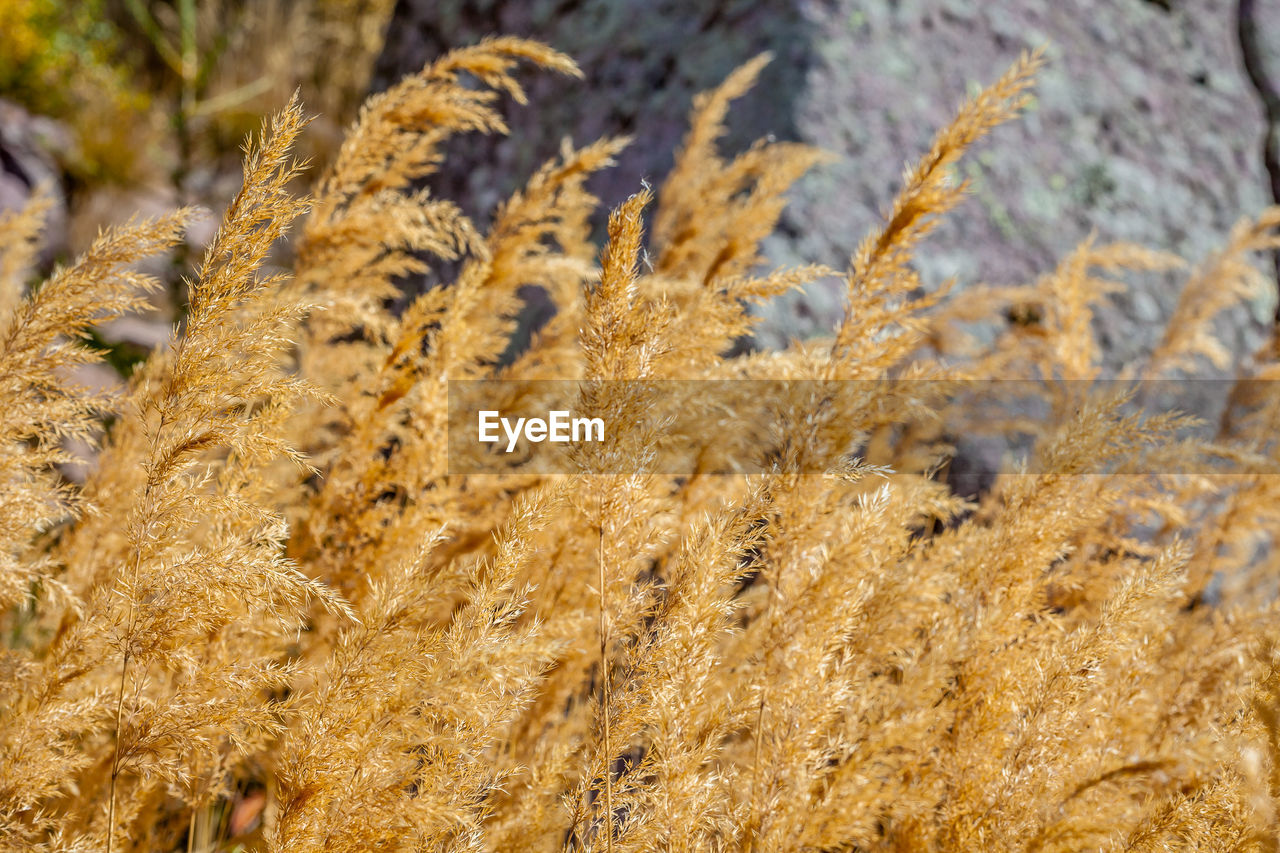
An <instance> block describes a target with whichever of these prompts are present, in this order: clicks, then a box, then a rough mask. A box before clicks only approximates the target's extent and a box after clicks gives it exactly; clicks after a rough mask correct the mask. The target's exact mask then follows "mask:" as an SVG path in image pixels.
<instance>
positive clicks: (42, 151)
mask: <svg viewBox="0 0 1280 853" xmlns="http://www.w3.org/2000/svg"><path fill="white" fill-rule="evenodd" d="M71 144H72V143H71V134H70V133H69V132H68V130H67V128H66V127H64V126H63V125H61V124H59V123H58V122H56V121H54V120H53V119H50V118H46V117H44V116H36V115H32V114H30V113H28V112H27V111H26V110H24V109H23V108H22V107H20V106H18V105H17V104H15V103H13V102H11V101H7V100H4V99H0V211H5V210H15V209H18V208H21V207H23V206H25V205H26V203H27V200H28V199H29V198H30V197H31V194H32V193H33V192H35V191H36V189H37V188H39V187H45V188H47V189H48V191H49V192H50V193H51V194H52V196H53V199H54V205H53V208H52V209H51V210H50V211H49V220H48V222H47V224H46V227H45V232H44V243H43V245H42V247H41V259H40V260H41V263H42V264H48V263H49V261H51V260H52V259H53V258H54V257H55V256H56V255H57V254H58V253H60V252H61V251H62V250H63V249H65V237H66V232H67V206H66V197H65V193H64V190H63V187H62V170H61V168H60V167H59V165H58V162H57V158H58V156H59V155H60V154H62V153H65V152H66V151H68V150H69V149H70V147H71Z"/></svg>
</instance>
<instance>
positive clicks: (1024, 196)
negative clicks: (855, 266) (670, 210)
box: [379, 0, 1280, 368]
mask: <svg viewBox="0 0 1280 853" xmlns="http://www.w3.org/2000/svg"><path fill="white" fill-rule="evenodd" d="M1264 5H1265V4H1264ZM491 32H504V33H515V34H521V35H529V36H533V37H536V38H540V39H542V40H544V41H547V42H549V43H550V44H552V45H554V46H555V47H558V48H560V49H562V50H565V51H566V52H568V53H570V54H572V55H574V56H575V57H576V58H577V59H579V61H580V62H581V63H582V65H583V68H584V70H585V72H586V82H582V83H577V82H568V81H564V80H554V79H539V80H537V81H535V83H534V85H533V87H532V89H533V91H532V99H531V100H532V104H533V106H532V107H531V108H529V109H527V110H523V111H513V112H512V113H511V115H512V123H513V130H514V133H513V137H512V138H511V139H509V140H505V141H500V142H493V143H484V144H480V145H477V144H476V142H475V140H474V139H468V140H465V141H463V142H461V143H460V144H459V145H458V146H457V147H456V149H455V151H454V152H453V154H454V155H455V157H456V159H454V160H452V161H451V165H450V166H449V169H448V172H447V173H446V174H445V175H443V176H441V177H440V180H439V181H438V182H437V186H438V189H439V190H440V191H442V192H445V193H447V194H449V195H452V196H455V197H460V198H462V199H463V200H464V203H465V204H467V205H468V207H469V208H470V209H472V210H475V211H481V210H484V209H486V208H487V207H489V206H490V205H491V204H492V203H493V202H495V201H497V200H498V199H499V198H501V197H502V195H503V194H504V193H505V192H507V191H509V190H510V189H511V188H512V186H513V185H514V183H515V182H516V177H515V176H524V175H527V174H528V173H529V172H530V171H531V170H532V169H533V168H534V166H535V165H536V164H537V163H538V162H540V161H541V160H542V159H543V158H545V157H546V156H549V155H550V154H552V153H554V151H555V147H556V145H557V144H558V141H559V138H560V137H561V136H562V135H565V134H568V135H570V136H572V137H573V139H574V140H575V141H577V142H579V143H582V142H586V141H589V140H590V139H593V138H595V137H597V136H599V135H601V134H603V133H613V132H626V133H632V134H634V135H635V136H636V143H635V145H634V146H633V149H632V151H631V152H630V153H628V155H626V159H624V161H623V163H622V164H621V167H620V168H619V169H617V170H615V171H614V173H613V174H612V175H610V176H609V177H607V178H606V179H604V181H603V182H602V183H601V184H599V185H597V187H596V189H597V191H599V192H600V193H601V195H602V196H603V197H604V199H605V201H606V202H607V203H616V202H617V201H618V200H619V199H620V198H621V197H622V196H624V195H625V194H626V193H628V192H630V191H632V190H634V189H635V187H636V186H637V185H638V183H639V179H640V178H641V177H647V178H648V179H649V180H650V181H651V182H656V181H659V180H661V178H662V174H663V172H664V171H665V170H666V168H668V166H669V164H670V162H671V150H672V148H673V147H674V145H675V144H676V143H677V142H678V140H679V138H680V136H681V134H682V133H683V130H684V117H685V114H686V113H687V110H688V106H689V99H690V97H691V95H692V93H693V92H694V91H697V90H699V89H703V88H707V87H708V86H711V85H713V84H714V83H716V82H718V80H719V79H721V78H723V76H724V75H725V74H727V73H728V71H729V70H730V69H731V68H732V67H734V66H735V65H737V64H738V63H739V62H741V61H743V60H745V59H747V58H749V57H750V56H752V55H754V54H755V53H756V52H758V51H759V50H761V49H766V48H767V49H772V50H774V51H775V53H776V54H777V56H778V58H777V60H776V61H775V62H774V64H773V65H772V66H770V68H768V69H766V72H765V74H764V75H763V77H762V79H761V83H760V86H759V87H758V88H757V89H756V90H755V91H754V92H753V93H751V94H750V95H748V96H747V97H746V98H745V99H744V100H743V101H742V102H740V104H739V107H740V109H738V111H737V112H736V113H735V115H734V122H735V124H734V128H735V132H734V134H733V135H732V136H731V137H730V139H729V140H728V144H729V145H730V146H738V147H741V146H743V145H745V144H746V142H747V141H748V140H750V139H752V138H755V137H758V136H761V135H764V134H767V133H775V134H777V135H778V136H779V137H782V138H793V139H801V140H804V141H807V142H811V143H813V144H816V145H819V146H821V147H823V148H826V149H828V150H830V151H833V152H835V153H836V154H837V155H839V157H840V160H839V161H838V162H837V163H836V164H834V165H831V166H828V167H825V168H824V169H823V170H822V171H820V172H818V173H816V174H814V175H812V176H811V177H810V178H808V179H806V180H805V182H804V183H803V184H802V185H801V186H800V187H799V188H798V189H797V191H796V193H795V199H794V203H793V207H792V209H791V211H790V212H789V213H788V214H787V216H786V219H785V221H784V223H783V228H782V230H781V233H780V234H779V235H777V236H776V237H775V238H773V239H772V240H771V241H770V243H769V244H768V247H767V248H768V251H769V253H770V255H771V257H772V259H773V260H775V261H778V262H782V263H796V262H801V261H820V262H823V263H828V264H832V265H836V266H842V265H843V264H844V262H845V260H846V259H847V257H848V255H849V254H850V253H851V252H852V250H853V249H854V247H855V246H856V245H857V243H858V241H859V240H860V239H861V237H862V236H863V235H864V234H865V233H866V232H867V230H868V229H869V228H871V227H873V226H874V225H875V224H876V222H877V221H878V217H879V214H880V213H881V212H882V211H883V210H884V208H885V207H886V206H887V205H888V203H889V201H890V199H891V198H892V194H893V191H894V190H895V189H896V187H897V184H898V180H899V174H900V173H901V171H902V167H903V164H904V163H905V162H907V161H909V160H911V159H914V158H915V157H917V156H919V154H921V153H922V152H923V151H924V150H925V149H926V148H927V146H928V143H929V140H930V138H931V136H932V134H933V132H934V131H935V130H936V129H937V128H939V127H940V126H942V125H943V124H945V123H946V121H947V120H948V119H949V118H950V117H951V115H952V114H953V112H954V109H955V107H956V106H957V105H958V103H959V102H960V100H961V99H962V98H963V97H964V96H965V95H966V94H967V93H968V92H971V91H973V90H974V89H975V88H977V87H979V86H981V85H982V84H984V83H987V82H990V81H991V80H993V79H995V77H997V76H998V75H999V74H1000V73H1001V72H1002V71H1003V70H1004V69H1005V68H1006V67H1007V66H1008V65H1009V64H1010V63H1011V62H1012V61H1013V60H1014V59H1016V57H1017V55H1018V54H1019V53H1020V52H1021V51H1022V50H1024V49H1028V48H1031V47H1035V46H1037V45H1041V44H1047V45H1048V57H1049V66H1048V67H1047V68H1046V70H1045V71H1044V72H1043V73H1042V75H1041V76H1040V83H1039V88H1038V100H1037V102H1036V104H1035V107H1034V108H1033V109H1032V110H1031V112H1030V113H1029V114H1028V115H1027V116H1026V117H1025V118H1024V119H1023V120H1022V121H1021V122H1019V123H1016V124H1013V125H1008V126H1005V127H1003V128H1001V129H999V130H998V131H997V132H996V134H995V136H994V138H993V139H991V140H989V141H987V142H985V143H983V144H982V145H981V146H979V148H978V149H977V150H976V151H974V152H973V154H972V155H971V156H970V157H969V159H968V160H967V161H966V163H965V164H964V165H963V173H964V175H966V176H968V177H969V178H971V179H972V182H973V188H974V197H973V198H972V199H971V200H970V201H969V202H968V203H967V204H966V205H965V206H964V207H963V208H961V210H959V211H958V212H957V214H956V215H954V216H953V217H952V218H951V219H950V220H949V221H948V222H947V223H946V224H945V225H944V226H943V227H942V228H941V229H940V230H939V231H938V232H937V233H936V234H935V235H934V236H933V237H932V238H931V239H930V240H929V241H928V242H927V244H926V245H925V246H924V247H923V249H922V251H921V254H920V258H919V265H920V270H921V273H922V276H923V277H924V280H925V281H926V283H927V284H930V285H933V284H936V283H938V282H940V281H942V280H943V279H945V278H947V277H950V276H955V277H956V278H957V279H958V281H959V284H960V286H961V287H963V286H964V285H967V284H972V283H975V282H978V281H984V282H990V283H1016V282H1023V281H1029V280H1031V279H1032V278H1034V277H1035V276H1036V275H1037V274H1039V273H1041V272H1044V271H1047V270H1048V269H1050V268H1051V267H1052V266H1053V264H1054V263H1055V261H1056V260H1057V259H1058V258H1059V257H1061V256H1062V255H1063V254H1064V253H1065V252H1066V251H1068V250H1069V249H1070V248H1071V247H1072V246H1074V245H1075V244H1076V243H1077V242H1078V241H1079V240H1081V239H1083V238H1084V237H1085V236H1086V235H1088V234H1089V233H1090V231H1091V230H1093V231H1096V232H1097V233H1098V236H1099V238H1100V239H1102V240H1131V241H1136V242H1139V243H1143V244H1145V245H1149V246H1152V247H1158V248H1164V249H1170V250H1173V251H1175V252H1178V253H1179V254H1181V255H1183V256H1184V257H1187V258H1189V259H1191V260H1198V259H1200V258H1202V257H1204V255H1205V254H1206V253H1208V252H1209V251H1211V250H1212V249H1213V248H1215V247H1216V246H1218V245H1220V244H1221V243H1222V241H1223V240H1224V238H1225V236H1226V233H1227V231H1228V229H1229V228H1230V226H1231V224H1232V223H1233V222H1235V221H1236V220H1237V219H1238V218H1239V217H1241V216H1245V215H1252V214H1256V213H1257V212H1258V211H1259V210H1261V208H1262V207H1263V206H1264V205H1265V204H1266V203H1267V202H1268V193H1269V190H1268V188H1267V183H1266V176H1265V175H1264V173H1263V167H1262V156H1261V144H1262V137H1263V132H1264V127H1263V119H1262V114H1261V110H1260V107H1259V106H1258V104H1257V101H1256V97H1255V94H1254V92H1253V91H1252V89H1251V88H1250V86H1249V83H1248V81H1247V79H1246V77H1245V75H1244V72H1243V70H1242V68H1241V66H1240V62H1239V57H1238V47H1237V44H1236V33H1235V20H1234V2H1233V0H1167V2H1152V0H1095V2H1061V0H1005V2H999V3H993V2H986V1H985V0H875V1H874V2H872V0H766V1H765V2H755V3H751V2H736V3H735V2H727V3H717V2H710V0H698V2H689V3H679V2H671V0H654V2H650V3H642V2H639V0H562V2H552V0H530V1H529V2H515V0H506V2H503V0H440V2H432V0H402V2H401V3H400V4H399V7H398V8H397V12H396V17H395V19H394V20H393V22H392V25H391V28H390V30H389V34H388V42H387V47H386V53H385V54H384V56H383V58H382V62H381V66H380V75H379V76H380V78H381V80H382V81H383V82H384V83H385V81H387V80H390V79H393V78H394V77H397V76H399V74H400V73H403V72H406V71H409V70H413V69H416V68H417V67H420V66H421V65H422V64H423V63H424V62H425V61H427V60H428V59H430V58H431V57H432V56H434V55H437V54H438V53H439V52H440V51H441V50H443V49H445V48H446V47H448V46H452V45H459V44H466V43H470V42H472V41H474V40H475V39H476V38H478V37H480V36H481V35H484V34H487V33H491ZM1272 32H1274V36H1272V35H1271V33H1272ZM1264 35H1265V36H1266V38H1264V41H1265V42H1267V43H1276V42H1280V28H1275V29H1274V30H1272V31H1269V32H1268V33H1266V34H1264ZM1178 281H1179V279H1178V278H1177V277H1176V276H1173V277H1164V276H1145V277H1141V278H1138V279H1135V280H1134V281H1133V282H1132V288H1131V290H1130V291H1129V292H1127V293H1125V294H1122V295H1120V296H1118V297H1116V298H1115V300H1114V303H1113V305H1112V306H1110V307H1108V308H1106V309H1105V310H1104V311H1103V312H1102V313H1101V314H1100V316H1099V318H1098V327H1099V332H1100V334H1101V335H1102V337H1103V340H1104V342H1105V345H1106V350H1107V361H1108V365H1109V366H1110V367H1113V368H1115V367H1118V366H1120V365H1123V364H1125V363H1127V362H1128V361H1130V360H1132V359H1134V358H1135V357H1137V356H1139V355H1140V353H1142V352H1143V351H1144V350H1145V349H1146V348H1148V347H1149V346H1151V344H1152V343H1153V342H1154V340H1155V336H1156V334H1157V333H1158V331H1159V330H1160V328H1161V327H1162V325H1163V322H1164V320H1165V319H1166V318H1167V317H1168V316H1169V314H1170V313H1171V311H1172V307H1173V304H1174V301H1175V299H1176V295H1177V282H1178ZM1273 302H1274V295H1270V296H1268V297H1267V298H1264V299H1260V300H1259V301H1258V302H1257V304H1254V305H1251V306H1247V307H1245V308H1243V309H1241V310H1239V311H1236V312H1234V313H1232V314H1231V315H1230V316H1227V317H1225V318H1223V320H1222V323H1221V328H1222V329H1223V331H1224V334H1225V335H1226V337H1227V340H1228V342H1229V345H1230V347H1231V349H1232V350H1233V352H1235V353H1237V354H1239V355H1240V356H1241V357H1243V356H1244V354H1246V353H1248V352H1251V351H1252V349H1253V348H1254V347H1256V345H1257V344H1258V342H1259V341H1260V339H1261V336H1262V334H1263V330H1264V329H1265V327H1266V324H1267V323H1268V322H1269V318H1270V317H1271V315H1272V311H1273ZM839 312H840V308H839V296H838V286H837V285H836V283H834V282H828V283H821V284H818V285H815V286H814V287H813V288H811V289H810V291H809V292H808V293H806V294H803V295H798V296H794V297H792V298H790V299H787V300H784V301H782V302H780V303H778V304H775V305H773V306H770V307H768V308H767V309H765V313H766V316H767V319H766V321H765V324H764V328H763V330H762V331H761V334H760V342H761V343H762V344H764V345H778V344H780V343H782V342H784V341H785V340H786V339H787V338H789V337H793V336H806V335H810V334H813V333H817V332H822V331H825V330H827V329H829V328H830V327H831V325H832V324H833V323H834V322H835V320H836V318H838V316H839Z"/></svg>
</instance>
